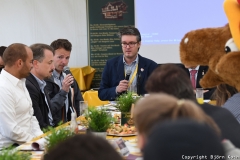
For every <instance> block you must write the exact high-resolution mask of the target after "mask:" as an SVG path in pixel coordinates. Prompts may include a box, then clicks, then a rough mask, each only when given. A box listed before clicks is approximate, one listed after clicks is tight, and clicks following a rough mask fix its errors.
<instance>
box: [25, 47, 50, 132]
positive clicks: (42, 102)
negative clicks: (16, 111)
mask: <svg viewBox="0 0 240 160" xmlns="http://www.w3.org/2000/svg"><path fill="white" fill-rule="evenodd" d="M30 48H31V49H32V51H33V68H32V70H31V74H30V75H29V76H28V77H27V80H26V87H27V89H28V92H29V94H30V97H31V99H32V107H33V109H34V116H36V118H37V120H38V122H39V125H40V127H41V128H47V127H48V126H54V125H55V124H54V121H53V116H52V113H51V104H50V98H49V97H48V94H47V91H46V90H45V86H46V82H45V81H44V79H45V78H49V77H51V76H52V72H53V70H54V65H53V55H54V51H53V48H52V47H50V46H49V45H46V44H40V43H37V44H33V45H31V46H30Z"/></svg>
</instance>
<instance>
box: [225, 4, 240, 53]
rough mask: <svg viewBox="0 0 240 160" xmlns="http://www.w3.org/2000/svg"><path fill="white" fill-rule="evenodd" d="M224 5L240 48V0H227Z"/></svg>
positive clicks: (235, 40) (234, 38) (234, 37)
mask: <svg viewBox="0 0 240 160" xmlns="http://www.w3.org/2000/svg"><path fill="white" fill-rule="evenodd" d="M223 7H224V11H225V14H226V16H227V18H228V23H229V27H230V30H231V33H232V37H233V40H234V42H235V44H236V45H237V47H238V49H239V50H240V16H239V15H240V0H225V1H224V3H223Z"/></svg>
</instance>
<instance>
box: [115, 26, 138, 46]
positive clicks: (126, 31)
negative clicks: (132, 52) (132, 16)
mask: <svg viewBox="0 0 240 160" xmlns="http://www.w3.org/2000/svg"><path fill="white" fill-rule="evenodd" d="M124 35H132V36H136V37H137V42H141V34H140V32H139V30H138V29H137V28H135V27H132V26H128V27H125V28H123V29H121V30H120V32H119V36H120V38H121V37H122V36H124Z"/></svg>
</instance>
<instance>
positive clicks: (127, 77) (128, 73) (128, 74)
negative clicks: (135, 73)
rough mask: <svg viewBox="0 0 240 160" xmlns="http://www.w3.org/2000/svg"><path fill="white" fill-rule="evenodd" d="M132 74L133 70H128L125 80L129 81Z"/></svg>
mask: <svg viewBox="0 0 240 160" xmlns="http://www.w3.org/2000/svg"><path fill="white" fill-rule="evenodd" d="M131 73H132V71H131V70H127V71H126V77H125V80H127V81H128V80H129V77H130V75H131Z"/></svg>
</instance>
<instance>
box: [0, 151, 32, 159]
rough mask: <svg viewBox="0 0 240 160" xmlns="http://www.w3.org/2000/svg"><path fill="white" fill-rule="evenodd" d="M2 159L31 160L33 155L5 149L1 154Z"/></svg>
mask: <svg viewBox="0 0 240 160" xmlns="http://www.w3.org/2000/svg"><path fill="white" fill-rule="evenodd" d="M0 159H2V160H5V159H7V160H30V159H31V153H28V152H20V151H18V150H17V149H16V148H8V149H3V150H2V151H1V152H0Z"/></svg>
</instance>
